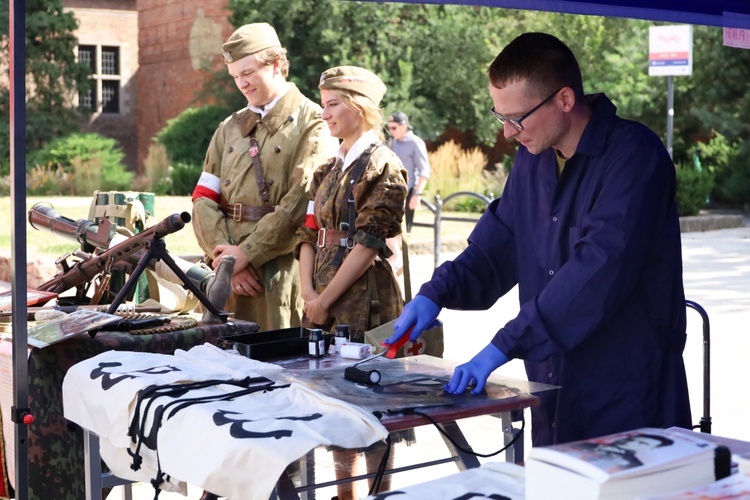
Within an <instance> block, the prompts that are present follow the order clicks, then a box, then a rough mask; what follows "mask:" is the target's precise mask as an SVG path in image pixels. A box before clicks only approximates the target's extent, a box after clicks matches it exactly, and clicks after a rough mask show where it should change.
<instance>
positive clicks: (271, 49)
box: [193, 23, 338, 330]
mask: <svg viewBox="0 0 750 500" xmlns="http://www.w3.org/2000/svg"><path fill="white" fill-rule="evenodd" d="M222 53H223V55H224V59H225V62H226V64H227V71H228V72H229V75H230V76H231V77H233V78H234V81H235V83H236V84H237V88H239V90H240V91H241V92H242V94H243V95H244V96H245V97H246V98H247V101H248V106H247V108H245V109H242V110H240V111H237V112H235V113H233V114H232V115H231V116H230V117H228V118H227V119H226V120H224V121H223V122H222V123H221V124H220V125H219V128H218V129H217V130H216V132H215V133H214V136H213V139H212V140H211V144H210V145H209V147H208V151H207V153H206V159H205V162H204V165H203V173H202V174H201V177H200V180H199V181H198V184H197V186H196V188H195V191H194V192H193V228H194V231H195V234H196V237H197V239H198V243H199V244H200V246H201V248H202V249H203V251H204V252H205V253H206V255H207V256H208V258H209V260H210V261H212V262H213V264H212V265H213V267H216V265H217V264H218V261H219V260H220V259H221V258H222V257H223V256H225V255H233V256H234V257H235V258H236V259H237V260H236V264H235V269H234V276H233V277H232V290H233V292H234V295H235V298H236V302H235V309H234V310H235V316H236V317H237V318H239V319H247V320H250V321H254V322H256V323H258V324H260V327H261V330H276V329H280V328H288V327H292V326H299V325H300V320H301V317H302V306H303V301H302V299H301V297H300V286H299V272H298V266H297V261H296V260H295V259H294V257H293V255H292V249H293V247H294V233H295V230H296V229H297V227H299V226H300V224H301V223H302V221H303V219H304V216H305V208H306V206H307V196H306V191H307V186H308V183H309V179H310V176H311V174H312V171H313V170H314V168H315V167H316V166H318V165H320V164H321V163H324V162H325V161H326V160H327V159H328V158H331V157H332V156H334V155H335V154H336V149H337V147H338V141H336V140H335V139H334V138H332V137H331V136H330V134H329V132H328V127H327V126H326V125H325V123H324V122H323V121H322V120H321V108H320V107H319V106H318V105H317V104H315V103H313V102H312V101H310V100H309V99H307V98H306V97H305V96H303V95H302V93H301V92H300V91H299V90H298V89H297V87H296V86H295V85H294V84H293V83H291V82H287V81H286V77H287V75H288V72H289V62H288V61H287V58H286V49H284V48H282V47H281V44H280V42H279V39H278V36H277V35H276V31H275V30H274V29H273V27H271V26H270V25H268V24H266V23H255V24H247V25H245V26H242V27H241V28H239V29H238V30H237V31H235V32H234V33H233V34H232V36H230V37H229V40H227V42H226V43H225V44H224V45H222Z"/></svg>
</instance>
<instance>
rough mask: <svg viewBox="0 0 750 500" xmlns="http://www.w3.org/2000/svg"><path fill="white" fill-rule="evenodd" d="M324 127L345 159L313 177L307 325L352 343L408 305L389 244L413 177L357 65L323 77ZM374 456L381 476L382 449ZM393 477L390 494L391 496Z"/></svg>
mask: <svg viewBox="0 0 750 500" xmlns="http://www.w3.org/2000/svg"><path fill="white" fill-rule="evenodd" d="M319 87H320V101H321V104H322V106H323V120H325V122H326V123H327V124H328V127H329V129H330V131H331V135H333V136H334V137H338V138H339V139H341V145H340V146H339V151H338V154H336V155H335V156H333V157H332V158H331V159H330V160H329V161H328V162H326V163H324V164H323V165H321V166H320V168H318V169H317V170H316V171H315V173H314V174H313V178H312V182H311V186H310V190H309V200H310V201H309V204H308V208H307V215H306V217H305V222H304V224H303V225H302V227H300V228H299V230H298V231H297V237H298V241H297V246H296V248H295V252H296V253H297V254H298V255H299V261H300V265H299V269H300V279H301V285H302V296H303V298H304V299H305V308H304V313H305V319H304V323H303V324H304V326H306V327H318V328H323V329H325V330H331V329H332V328H333V326H334V325H336V324H347V325H349V331H350V333H351V340H352V341H353V342H363V341H364V332H365V331H367V330H370V329H372V328H375V327H377V326H380V325H381V324H383V323H386V322H388V321H391V320H393V319H396V318H397V317H398V315H399V314H400V313H401V310H402V308H403V298H402V296H401V291H400V289H399V286H398V283H397V281H396V277H395V275H394V273H393V270H392V269H391V267H390V264H388V262H387V258H388V256H389V254H390V252H389V250H388V247H387V246H386V243H385V240H386V239H387V238H392V237H394V236H397V235H399V234H400V233H401V220H402V218H403V215H404V200H405V198H406V170H405V169H404V167H403V166H402V164H401V161H400V160H399V159H398V157H397V156H396V155H395V154H394V153H393V151H391V150H390V149H388V147H386V146H385V144H383V136H382V132H381V130H382V128H383V125H382V124H383V115H382V112H381V110H380V107H379V105H380V101H381V99H382V98H383V95H385V92H386V87H385V85H384V84H383V82H382V81H381V80H380V78H378V76H377V75H375V74H374V73H372V72H371V71H369V70H367V69H364V68H359V67H356V66H340V67H336V68H331V69H329V70H326V71H325V72H324V73H323V74H322V75H321V77H320V85H319ZM377 451H378V452H376V453H371V452H368V453H367V454H366V460H367V465H368V466H367V469H368V470H369V471H374V470H376V468H377V464H378V462H379V461H380V457H381V456H382V448H381V449H378V450H377ZM356 456H357V454H356V452H352V451H350V450H341V451H336V452H334V458H335V459H336V462H337V467H336V474H337V477H339V478H343V477H351V472H352V470H353V468H354V466H355V464H356V460H355V457H356ZM389 477H390V476H386V477H385V478H384V479H383V483H382V487H383V488H384V489H386V490H387V489H388V485H389ZM352 488H353V484H351V483H347V484H342V485H339V487H338V492H339V499H340V500H343V499H344V498H354V496H353V495H354V492H353V490H352Z"/></svg>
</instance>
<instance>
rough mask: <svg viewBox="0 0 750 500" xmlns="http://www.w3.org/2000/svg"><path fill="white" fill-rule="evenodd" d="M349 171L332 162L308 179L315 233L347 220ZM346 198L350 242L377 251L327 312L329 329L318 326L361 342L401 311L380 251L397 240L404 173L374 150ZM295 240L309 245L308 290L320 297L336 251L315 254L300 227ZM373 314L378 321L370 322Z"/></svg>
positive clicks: (310, 234) (308, 233)
mask: <svg viewBox="0 0 750 500" xmlns="http://www.w3.org/2000/svg"><path fill="white" fill-rule="evenodd" d="M355 163H356V161H355ZM352 170H353V167H350V168H348V169H347V170H345V171H344V172H342V169H341V163H340V162H336V161H335V159H334V160H331V161H329V162H328V163H326V164H325V165H323V166H322V167H320V168H319V169H318V170H317V171H316V172H315V174H314V175H313V180H312V183H311V186H310V191H309V197H310V199H311V200H314V201H315V220H316V221H317V223H318V226H319V227H321V228H326V229H336V230H338V229H340V227H341V223H342V222H346V221H347V220H348V219H345V217H346V214H348V209H347V205H348V203H347V201H346V200H345V199H344V194H345V189H346V185H347V184H348V183H349V178H350V176H351V171H352ZM352 194H353V196H354V205H355V209H356V214H357V215H356V219H355V228H356V231H355V234H354V242H355V243H356V244H359V245H364V246H366V247H368V248H375V249H378V250H379V254H378V257H376V258H375V261H374V262H373V264H372V265H371V266H370V268H369V269H368V271H367V272H365V274H363V275H362V276H361V277H360V278H359V280H357V281H356V282H355V283H354V285H352V287H351V288H350V289H349V290H348V291H347V292H346V293H345V294H344V295H343V296H342V297H341V298H340V299H339V300H338V301H337V302H336V303H335V304H334V305H333V306H332V307H331V310H330V312H331V316H332V317H331V323H330V325H320V326H322V327H326V328H329V329H330V326H331V325H333V324H338V323H346V324H348V325H349V331H350V332H351V333H352V338H353V339H355V340H360V341H361V339H363V338H364V332H365V331H367V330H370V329H372V328H374V327H376V326H378V325H379V324H382V323H385V322H388V321H390V320H392V319H395V318H397V317H398V316H399V314H401V310H402V309H403V303H404V301H403V298H402V297H401V290H400V288H399V286H398V282H397V281H396V277H395V275H394V274H393V269H392V268H391V266H390V263H389V262H388V260H387V254H388V253H389V252H388V250H387V247H386V245H385V239H386V238H391V237H393V236H396V235H398V234H401V219H402V218H403V215H404V199H405V198H406V170H404V168H403V166H402V164H401V160H399V159H398V157H397V156H396V155H395V154H394V153H393V152H392V151H391V150H390V149H388V148H387V147H385V146H384V145H382V144H380V145H379V146H378V147H377V148H376V149H375V150H374V151H373V153H372V154H371V156H370V159H369V162H368V164H367V166H366V167H365V171H364V173H363V174H362V177H361V178H360V179H359V182H357V183H356V184H355V185H354V189H353V190H352ZM297 237H298V240H297V245H301V244H302V243H303V242H304V243H310V244H311V245H313V247H315V249H316V254H315V268H314V285H315V289H316V291H317V292H318V293H320V292H322V291H323V290H325V288H326V287H327V286H328V284H329V283H330V282H331V280H332V279H333V277H334V275H335V274H336V271H337V269H334V268H333V267H331V266H330V265H329V264H330V263H331V261H332V260H333V259H334V257H335V255H336V252H337V251H338V249H339V248H340V247H338V246H327V247H323V248H318V247H317V246H316V244H315V242H316V239H317V233H316V232H315V231H313V230H311V229H308V228H306V227H301V228H299V229H298V230H297ZM297 254H298V251H297ZM344 258H346V257H344ZM374 308H377V310H374ZM375 312H377V313H378V316H379V317H378V318H375V317H374V315H373V313H375ZM374 323H377V324H374ZM305 326H312V325H305Z"/></svg>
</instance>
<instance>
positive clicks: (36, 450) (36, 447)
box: [28, 321, 258, 500]
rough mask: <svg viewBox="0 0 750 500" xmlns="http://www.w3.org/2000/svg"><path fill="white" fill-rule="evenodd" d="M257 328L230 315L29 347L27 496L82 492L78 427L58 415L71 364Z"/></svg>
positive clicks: (74, 496) (165, 349)
mask: <svg viewBox="0 0 750 500" xmlns="http://www.w3.org/2000/svg"><path fill="white" fill-rule="evenodd" d="M256 331H258V325H257V324H255V323H250V322H246V321H234V322H232V323H227V324H219V325H198V326H196V327H195V328H190V329H188V330H181V331H178V332H168V333H160V334H154V335H130V334H128V333H120V332H101V333H98V334H97V335H96V336H95V337H94V338H93V339H91V338H89V337H80V338H76V339H72V340H70V341H65V342H61V343H59V344H55V345H52V346H49V347H46V348H44V349H33V350H32V351H31V355H30V356H29V407H30V409H31V414H32V415H34V417H35V420H34V423H33V424H31V425H30V426H29V496H28V498H30V499H38V500H51V499H55V500H62V499H69V500H79V499H81V498H85V485H84V459H83V458H84V457H83V433H82V431H81V429H80V428H79V427H78V426H77V425H75V424H72V423H70V422H69V421H67V420H66V419H65V417H63V401H62V382H63V378H64V377H65V374H66V373H67V371H68V369H69V368H70V367H71V366H73V365H74V364H76V363H77V362H79V361H82V360H84V359H88V358H91V357H93V356H95V355H97V354H100V353H102V352H104V351H110V350H117V351H137V352H154V353H164V354H171V353H173V352H174V351H175V350H176V349H190V348H191V347H193V346H196V345H200V344H203V343H205V342H209V343H212V344H216V343H217V341H218V339H219V338H220V337H224V336H227V335H238V334H242V333H253V332H256ZM103 496H104V497H106V496H107V492H105V493H104V494H103Z"/></svg>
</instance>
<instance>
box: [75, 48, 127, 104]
mask: <svg viewBox="0 0 750 500" xmlns="http://www.w3.org/2000/svg"><path fill="white" fill-rule="evenodd" d="M78 61H79V62H81V63H83V64H86V65H87V66H88V67H89V68H90V69H91V73H92V74H91V86H90V88H89V90H88V91H84V92H80V93H79V96H78V105H79V107H80V108H81V109H82V110H86V111H89V112H100V113H106V114H118V113H120V76H121V75H120V48H119V47H112V46H99V47H97V46H96V45H79V46H78Z"/></svg>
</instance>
